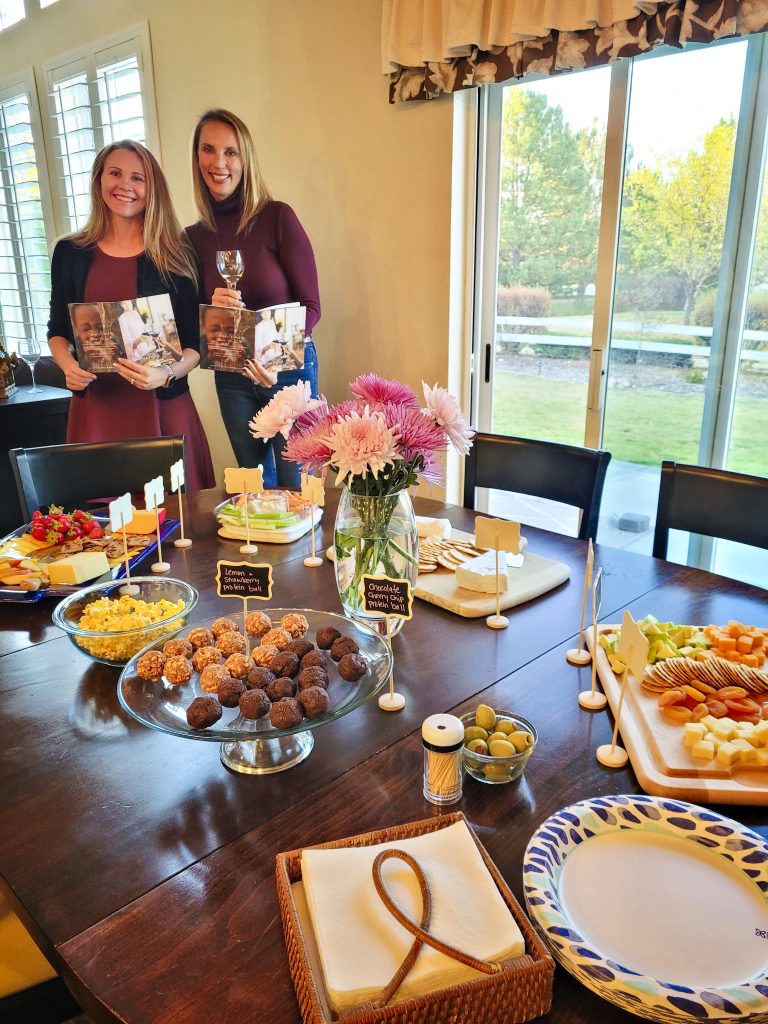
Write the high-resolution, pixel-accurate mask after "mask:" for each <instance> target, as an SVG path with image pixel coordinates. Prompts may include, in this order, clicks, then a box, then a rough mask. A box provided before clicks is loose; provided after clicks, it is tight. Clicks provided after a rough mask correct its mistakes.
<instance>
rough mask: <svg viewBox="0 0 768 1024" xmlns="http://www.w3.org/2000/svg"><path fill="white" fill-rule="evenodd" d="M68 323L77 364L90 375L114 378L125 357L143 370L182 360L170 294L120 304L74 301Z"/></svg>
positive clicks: (123, 300)
mask: <svg viewBox="0 0 768 1024" xmlns="http://www.w3.org/2000/svg"><path fill="white" fill-rule="evenodd" d="M69 318H70V320H71V321H72V336H73V338H74V339H75V349H76V351H77V361H78V363H79V364H80V366H81V367H82V368H83V369H84V370H89V371H90V372H91V373H114V372H115V360H116V359H118V358H120V357H122V358H124V359H130V360H131V361H132V362H134V363H141V364H142V365H143V366H171V365H173V364H174V363H176V362H178V360H179V359H181V341H180V340H179V333H178V330H177V329H176V318H175V316H174V313H173V306H172V305H171V297H170V295H168V294H165V295H148V296H144V297H142V298H138V299H122V300H121V301H120V302H71V303H70V304H69Z"/></svg>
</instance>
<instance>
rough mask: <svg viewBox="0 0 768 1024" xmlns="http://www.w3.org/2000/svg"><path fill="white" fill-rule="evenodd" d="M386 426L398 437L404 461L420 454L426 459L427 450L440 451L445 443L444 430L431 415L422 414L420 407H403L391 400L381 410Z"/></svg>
mask: <svg viewBox="0 0 768 1024" xmlns="http://www.w3.org/2000/svg"><path fill="white" fill-rule="evenodd" d="M381 411H382V414H383V416H384V420H385V422H386V424H387V426H388V427H390V428H391V429H392V430H394V431H395V432H396V433H397V435H398V437H399V438H400V440H399V442H398V447H399V448H400V453H401V455H402V457H403V458H404V459H405V460H406V461H410V460H411V459H413V458H416V456H417V455H420V456H421V457H422V459H425V460H426V457H427V455H428V453H429V452H436V451H440V450H441V449H443V448H445V447H446V445H447V438H446V436H445V431H444V430H443V429H442V428H441V427H439V426H438V425H437V423H435V421H434V420H433V419H432V417H431V416H424V415H423V414H422V411H421V409H411V408H404V407H403V406H402V405H393V404H392V403H391V402H390V403H388V404H387V405H385V406H384V408H383V409H382V410H381Z"/></svg>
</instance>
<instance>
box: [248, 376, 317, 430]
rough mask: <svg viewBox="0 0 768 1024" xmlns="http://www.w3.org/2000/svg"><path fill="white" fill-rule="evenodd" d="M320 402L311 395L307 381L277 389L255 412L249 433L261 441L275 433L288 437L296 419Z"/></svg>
mask: <svg viewBox="0 0 768 1024" xmlns="http://www.w3.org/2000/svg"><path fill="white" fill-rule="evenodd" d="M320 404H321V403H320V400H319V399H317V398H313V397H312V389H311V387H310V384H309V381H306V380H303V381H299V383H298V384H291V385H289V386H288V387H285V388H282V389H281V390H280V391H278V392H277V394H276V395H275V396H274V398H272V399H270V401H269V402H267V404H266V405H265V406H264V408H263V409H261V410H260V411H259V412H257V413H256V415H255V416H254V417H253V419H252V420H251V422H250V428H251V433H252V434H253V436H254V437H258V438H261V439H262V440H263V441H268V440H269V439H270V438H271V437H274V436H275V435H276V434H282V435H283V437H288V434H289V432H290V429H291V427H292V426H293V424H294V423H295V422H296V420H297V419H298V418H299V417H300V416H302V415H303V414H304V413H306V412H308V411H309V410H310V409H314V408H316V407H317V406H318V405H320Z"/></svg>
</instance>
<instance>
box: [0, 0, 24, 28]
mask: <svg viewBox="0 0 768 1024" xmlns="http://www.w3.org/2000/svg"><path fill="white" fill-rule="evenodd" d="M23 20H24V0H0V32H2V30H3V29H4V28H10V26H11V25H15V24H16V22H18V21H23Z"/></svg>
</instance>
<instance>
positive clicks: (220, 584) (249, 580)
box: [216, 562, 272, 601]
mask: <svg viewBox="0 0 768 1024" xmlns="http://www.w3.org/2000/svg"><path fill="white" fill-rule="evenodd" d="M216 593H217V594H218V595H219V597H239V598H240V599H241V600H248V599H249V598H252V597H253V598H256V600H257V601H269V599H270V598H271V597H272V566H271V565H270V564H269V563H264V564H263V565H253V564H252V563H251V562H217V563H216Z"/></svg>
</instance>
